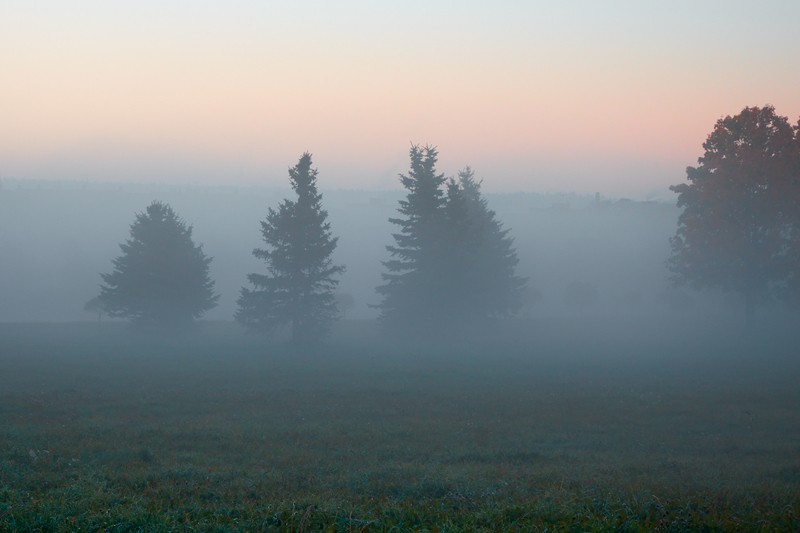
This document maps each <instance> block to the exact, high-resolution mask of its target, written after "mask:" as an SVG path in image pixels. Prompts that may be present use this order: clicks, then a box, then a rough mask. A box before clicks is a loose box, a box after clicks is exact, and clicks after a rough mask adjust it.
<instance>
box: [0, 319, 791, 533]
mask: <svg viewBox="0 0 800 533" xmlns="http://www.w3.org/2000/svg"><path fill="white" fill-rule="evenodd" d="M731 326H732V325H731V323H730V322H729V321H726V320H722V321H719V322H713V321H706V322H705V323H703V324H699V323H697V322H696V321H694V320H692V319H690V318H686V317H684V318H680V319H677V318H676V319H673V320H671V321H669V322H664V321H659V322H653V321H649V320H643V319H641V318H640V319H635V320H634V319H629V320H628V321H627V322H625V323H623V322H620V321H618V320H609V319H599V318H580V317H567V318H551V319H544V318H536V319H529V320H522V321H517V322H516V323H514V324H505V325H504V326H503V328H504V329H502V330H497V331H495V336H494V337H486V338H485V339H484V341H482V342H472V343H466V342H464V343H460V344H459V343H458V342H454V343H453V344H451V345H450V346H447V347H444V346H438V347H437V346H431V345H428V346H427V347H422V346H415V345H413V344H407V345H404V346H397V345H396V346H388V345H386V344H385V343H382V342H380V337H379V336H378V335H377V332H376V331H375V325H374V324H373V323H372V322H370V321H345V322H343V323H340V324H339V325H338V326H337V329H336V330H335V331H334V333H333V336H332V338H331V339H330V342H329V344H328V345H327V346H326V347H324V348H319V349H316V350H313V351H297V350H293V349H292V348H290V347H289V346H288V345H286V344H283V343H281V342H277V341H275V342H271V343H270V342H266V341H265V340H264V339H262V338H261V337H257V336H243V335H242V334H241V332H240V330H239V329H238V327H237V326H235V325H234V324H232V323H200V324H198V326H197V328H196V329H195V330H194V331H190V332H187V333H185V334H184V335H181V336H172V337H170V338H156V337H147V336H146V335H145V336H143V335H142V334H135V333H134V332H132V331H131V330H129V329H128V328H127V327H126V326H125V325H123V324H119V323H116V324H115V323H106V322H104V323H83V324H75V323H63V324H50V325H42V324H3V325H0V368H2V369H3V371H2V372H0V529H4V530H62V531H68V530H107V531H138V530H148V531H153V530H174V529H181V530H204V531H208V530H237V529H238V530H247V531H252V530H285V531H309V530H323V529H325V530H338V531H365V530H369V531H390V530H408V529H412V528H419V529H424V528H428V527H433V526H434V525H436V526H437V527H438V528H439V530H444V529H445V528H448V530H450V529H453V530H464V529H471V530H480V529H485V530H498V529H504V530H531V529H567V530H608V529H630V530H651V529H662V530H675V531H677V530H681V531H683V530H700V529H704V528H705V529H726V530H784V531H788V530H792V529H796V528H797V527H798V525H800V462H799V461H798V457H800V414H798V411H797V409H796V407H797V405H798V404H800V389H798V387H797V383H798V379H799V378H800V359H798V358H797V357H796V349H795V347H796V346H797V340H798V336H797V334H796V333H794V332H793V331H792V329H791V328H778V327H777V325H776V326H770V327H767V326H764V325H762V326H761V328H760V331H759V333H749V334H748V333H744V332H741V331H739V330H737V328H736V327H735V324H734V327H731Z"/></svg>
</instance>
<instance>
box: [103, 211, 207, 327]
mask: <svg viewBox="0 0 800 533" xmlns="http://www.w3.org/2000/svg"><path fill="white" fill-rule="evenodd" d="M120 248H121V249H122V255H121V256H119V257H117V258H116V259H114V262H113V264H114V270H113V272H111V273H109V274H102V277H103V281H104V282H105V283H104V284H103V285H101V293H100V296H99V302H98V303H99V306H100V307H99V308H101V309H103V310H104V311H105V312H106V313H107V314H108V315H110V316H112V317H122V318H128V319H130V320H131V322H132V323H134V324H136V325H146V326H159V327H176V326H182V325H186V324H188V323H190V322H191V321H192V320H193V319H195V318H199V317H200V316H202V315H203V313H205V312H206V311H208V310H209V309H211V308H213V307H214V306H215V305H216V302H217V299H218V298H219V296H217V295H215V294H214V282H213V281H211V279H210V278H209V274H208V267H209V264H210V263H211V258H210V257H206V255H205V254H204V253H203V249H202V246H200V245H195V244H194V242H192V227H191V226H187V225H186V224H185V222H184V221H183V220H181V219H180V218H179V217H178V215H177V214H175V211H173V210H172V208H171V207H170V206H169V205H168V204H164V203H161V202H153V203H151V204H150V205H149V206H148V207H147V210H146V212H144V213H139V214H137V215H136V219H135V220H134V222H133V224H131V230H130V239H128V240H127V241H126V242H125V243H124V244H120Z"/></svg>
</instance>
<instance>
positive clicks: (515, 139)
mask: <svg viewBox="0 0 800 533" xmlns="http://www.w3.org/2000/svg"><path fill="white" fill-rule="evenodd" d="M798 20H800V2H797V1H795V0H788V1H772V2H769V1H735V0H729V1H711V0H708V1H704V2H698V1H696V0H695V1H680V0H678V1H672V2H655V1H642V0H638V1H630V2H621V1H618V2H614V1H607V2H589V1H571V2H543V1H542V2H538V1H517V2H514V1H497V2H492V3H490V2H477V1H469V0H462V1H459V2H455V1H449V2H448V1H436V0H429V1H416V0H411V1H405V2H377V1H373V2H367V1H352V0H339V1H337V2H330V1H295V2H289V1H286V2H283V1H255V0H253V1H246V0H229V1H224V2H223V1H221V0H220V1H210V0H173V1H170V2H163V1H148V0H140V1H137V2H123V1H116V0H102V1H101V0H97V1H81V0H76V1H70V2H64V1H60V0H57V1H37V0H24V1H13V0H0V179H2V178H12V179H47V180H78V181H84V180H86V181H135V182H166V183H173V182H174V183H196V184H230V185H240V184H241V185H256V184H264V185H269V186H281V185H284V184H285V183H286V180H287V173H286V169H287V168H288V167H289V166H292V165H293V164H294V163H296V161H297V159H298V158H299V157H300V156H301V155H302V153H303V152H304V151H309V152H311V153H312V154H313V155H314V163H315V165H316V166H317V167H318V168H319V172H320V174H319V181H320V187H321V188H329V189H330V188H345V189H346V188H352V189H381V190H383V189H395V188H399V187H400V184H399V181H398V178H397V174H398V173H399V172H403V171H404V170H405V169H406V168H407V166H408V165H407V163H408V149H409V147H410V145H411V143H420V144H431V145H435V146H437V147H438V149H439V153H440V165H439V168H440V170H441V171H443V172H444V173H445V174H447V175H454V174H455V173H456V172H457V171H458V170H459V169H460V168H462V167H464V166H466V165H471V166H472V167H473V168H474V169H475V170H476V174H477V175H478V177H480V178H483V179H484V190H486V191H489V192H512V191H525V192H579V193H587V194H592V193H594V192H600V193H601V194H604V195H609V196H627V197H631V198H671V197H672V196H673V195H672V193H670V192H669V190H668V187H669V185H671V184H675V183H679V182H681V181H683V180H684V179H685V167H686V166H687V165H693V164H695V163H696V160H697V157H699V156H700V155H701V153H702V143H703V141H704V140H705V138H706V136H707V135H708V134H709V133H710V132H711V130H712V129H713V127H714V124H715V122H716V121H717V120H718V119H719V118H721V117H724V116H726V115H733V114H736V113H738V112H739V111H740V110H741V109H742V108H743V107H745V106H756V105H758V106H761V105H765V104H772V105H774V106H775V108H776V110H777V112H778V113H779V114H781V115H784V116H788V117H789V118H790V120H791V121H792V122H793V123H796V122H797V120H798V117H799V116H800V96H798V95H800V69H798V68H797V64H798V63H799V62H800V32H798V30H797V21H798Z"/></svg>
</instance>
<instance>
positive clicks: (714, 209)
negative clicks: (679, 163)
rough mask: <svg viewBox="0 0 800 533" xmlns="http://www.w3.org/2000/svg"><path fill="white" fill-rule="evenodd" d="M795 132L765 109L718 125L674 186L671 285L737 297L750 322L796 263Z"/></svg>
mask: <svg viewBox="0 0 800 533" xmlns="http://www.w3.org/2000/svg"><path fill="white" fill-rule="evenodd" d="M798 146H800V143H798V140H797V132H796V131H793V128H792V126H791V125H790V124H789V122H788V119H787V118H786V117H782V116H779V115H777V114H775V109H774V108H773V107H771V106H765V107H762V108H759V107H747V108H745V109H743V110H742V111H741V113H739V114H738V115H735V116H728V117H725V118H723V119H720V120H719V121H717V123H716V125H715V127H714V130H713V131H712V132H711V134H710V135H709V136H708V138H707V139H706V141H705V143H703V149H704V154H703V156H702V157H700V158H699V159H698V163H699V165H698V166H697V167H688V168H687V170H686V174H687V180H688V183H682V184H679V185H674V186H672V187H671V190H672V191H674V192H676V193H677V194H678V207H682V208H683V212H682V213H681V215H680V218H679V219H678V229H677V232H676V234H675V237H673V238H672V240H671V243H672V256H671V258H670V260H669V265H670V268H671V270H672V272H673V274H674V280H675V281H676V282H678V283H688V284H691V285H693V286H695V287H697V288H703V287H709V288H720V289H723V290H726V291H734V292H738V293H740V294H741V295H742V296H743V298H744V301H745V309H746V316H747V320H748V323H752V320H753V317H754V314H755V309H756V306H757V305H758V303H759V302H761V301H763V300H764V299H766V298H767V297H768V296H769V295H770V293H771V292H772V290H773V289H775V288H780V287H782V286H784V285H785V284H786V282H787V280H789V279H790V278H791V277H792V273H793V272H796V270H797V266H798V262H797V261H792V260H791V257H790V256H791V254H790V253H789V252H790V250H791V248H792V241H793V240H797V230H798V225H797V222H798V220H797V219H798V207H799V206H800V176H799V175H798V166H797V164H798Z"/></svg>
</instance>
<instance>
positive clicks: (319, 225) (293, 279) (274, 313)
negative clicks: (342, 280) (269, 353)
mask: <svg viewBox="0 0 800 533" xmlns="http://www.w3.org/2000/svg"><path fill="white" fill-rule="evenodd" d="M311 164H312V163H311V154H309V153H304V154H303V156H302V157H301V158H300V160H299V161H298V163H297V165H295V166H294V167H293V168H291V169H289V181H290V183H291V186H292V189H293V190H294V191H295V193H297V199H296V200H288V199H287V200H284V201H283V202H282V203H281V204H280V205H279V206H278V209H277V210H275V209H273V208H269V211H268V213H267V218H266V220H264V221H263V222H262V223H261V234H262V236H263V239H264V242H265V243H266V244H267V248H263V249H261V248H257V249H255V250H254V251H253V255H254V256H255V257H257V258H259V259H261V260H263V261H264V262H265V263H266V273H253V274H250V275H248V276H247V279H248V281H249V282H250V284H251V285H252V286H253V287H252V288H251V289H248V288H242V290H241V294H240V296H239V300H238V304H239V309H238V311H237V312H236V320H237V321H239V322H240V323H241V324H243V325H244V326H245V327H246V328H247V329H248V330H250V331H256V332H262V333H271V332H274V331H275V330H276V329H277V328H279V327H282V326H288V327H289V328H290V329H291V335H292V339H293V341H294V342H295V343H303V342H313V341H317V340H319V339H321V338H322V337H323V336H324V335H325V334H326V333H327V331H328V329H329V327H330V325H331V323H332V321H333V320H335V319H336V318H337V317H338V316H339V313H338V309H337V305H336V294H335V292H334V291H335V289H336V287H337V285H338V283H339V281H338V279H337V276H339V275H340V274H341V273H342V272H344V267H343V266H337V265H334V264H333V260H332V258H331V256H332V254H333V251H334V250H335V249H336V244H337V241H338V239H337V238H336V237H333V236H332V234H331V227H330V223H329V222H328V221H327V218H328V213H327V211H325V210H324V209H322V195H321V194H320V193H319V191H318V190H317V170H316V169H312V168H311Z"/></svg>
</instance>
